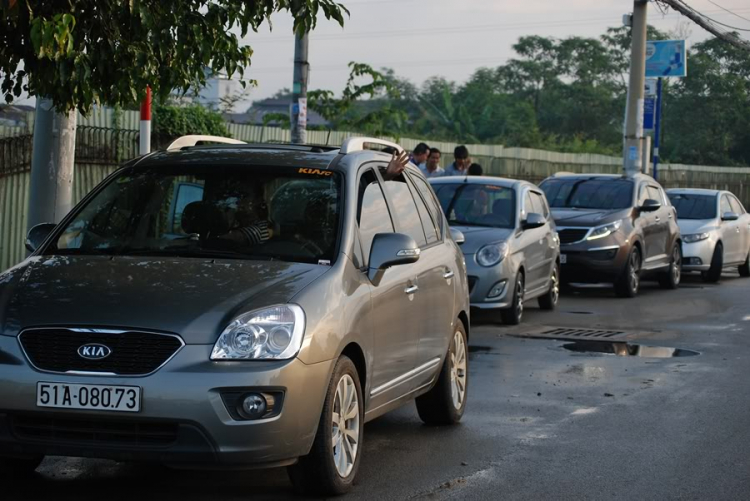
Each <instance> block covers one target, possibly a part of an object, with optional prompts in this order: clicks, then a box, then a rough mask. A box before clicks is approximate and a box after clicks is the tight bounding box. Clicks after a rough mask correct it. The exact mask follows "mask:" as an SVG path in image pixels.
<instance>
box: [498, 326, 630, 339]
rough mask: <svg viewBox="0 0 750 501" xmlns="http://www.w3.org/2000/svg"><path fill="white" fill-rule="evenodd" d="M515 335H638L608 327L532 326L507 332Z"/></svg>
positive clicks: (611, 336) (549, 337)
mask: <svg viewBox="0 0 750 501" xmlns="http://www.w3.org/2000/svg"><path fill="white" fill-rule="evenodd" d="M509 334H510V335H511V336H515V337H528V338H538V339H559V340H562V341H565V340H573V341H579V340H590V341H620V340H625V339H632V338H634V337H636V336H638V335H639V333H637V332H629V331H623V330H610V329H586V328H577V327H549V326H547V327H532V328H529V329H523V330H520V331H517V332H512V333H509Z"/></svg>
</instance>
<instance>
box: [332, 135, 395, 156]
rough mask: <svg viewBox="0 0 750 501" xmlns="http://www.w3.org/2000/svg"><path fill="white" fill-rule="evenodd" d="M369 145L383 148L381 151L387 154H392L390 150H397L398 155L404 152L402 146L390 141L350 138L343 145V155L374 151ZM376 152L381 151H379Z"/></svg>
mask: <svg viewBox="0 0 750 501" xmlns="http://www.w3.org/2000/svg"><path fill="white" fill-rule="evenodd" d="M368 145H377V146H381V147H382V148H381V150H382V151H385V152H386V153H391V152H390V151H388V150H395V151H397V152H398V153H401V152H403V151H404V149H403V148H402V147H401V146H400V145H398V144H396V143H392V142H390V141H386V140H385V139H378V138H375V137H350V138H348V139H346V140H345V141H344V144H342V145H341V153H342V154H343V155H348V154H349V153H354V152H356V151H363V150H373V149H374V148H372V147H369V148H368ZM374 150H375V151H379V150H378V149H374Z"/></svg>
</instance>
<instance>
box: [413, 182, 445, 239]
mask: <svg viewBox="0 0 750 501" xmlns="http://www.w3.org/2000/svg"><path fill="white" fill-rule="evenodd" d="M410 179H411V180H412V181H414V185H415V186H416V187H417V190H418V191H419V192H420V193H421V194H422V198H423V199H424V201H425V202H427V210H428V211H429V212H430V215H431V216H432V220H433V221H435V224H436V225H437V232H438V239H439V240H440V239H442V238H443V210H442V209H441V208H440V204H439V203H438V202H437V200H436V199H435V195H434V191H433V190H432V188H430V186H429V185H428V184H427V182H426V181H424V180H422V179H420V178H419V177H417V176H410Z"/></svg>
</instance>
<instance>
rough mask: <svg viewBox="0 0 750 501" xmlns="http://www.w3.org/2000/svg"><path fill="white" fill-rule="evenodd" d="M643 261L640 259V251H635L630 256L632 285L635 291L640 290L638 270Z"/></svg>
mask: <svg viewBox="0 0 750 501" xmlns="http://www.w3.org/2000/svg"><path fill="white" fill-rule="evenodd" d="M640 266H641V261H640V259H638V253H637V252H634V253H633V256H632V257H631V258H630V287H631V288H632V290H633V291H634V292H637V291H638V286H639V278H638V271H639V270H640Z"/></svg>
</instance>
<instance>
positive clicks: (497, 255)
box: [477, 242, 508, 266]
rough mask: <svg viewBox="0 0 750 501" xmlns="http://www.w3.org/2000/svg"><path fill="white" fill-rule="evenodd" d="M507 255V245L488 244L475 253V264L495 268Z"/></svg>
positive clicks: (502, 243) (501, 243) (503, 243)
mask: <svg viewBox="0 0 750 501" xmlns="http://www.w3.org/2000/svg"><path fill="white" fill-rule="evenodd" d="M507 255H508V244H507V243H505V242H500V243H496V244H488V245H485V246H484V247H482V248H481V249H479V251H478V252H477V263H479V264H480V265H481V266H495V265H496V264H497V263H499V262H500V261H502V260H503V259H505V257H506V256H507Z"/></svg>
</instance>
